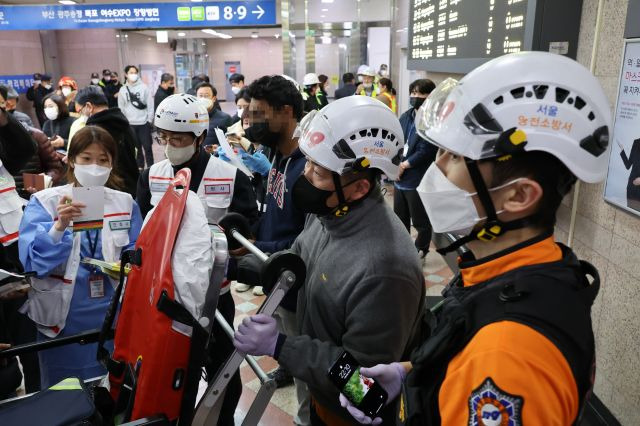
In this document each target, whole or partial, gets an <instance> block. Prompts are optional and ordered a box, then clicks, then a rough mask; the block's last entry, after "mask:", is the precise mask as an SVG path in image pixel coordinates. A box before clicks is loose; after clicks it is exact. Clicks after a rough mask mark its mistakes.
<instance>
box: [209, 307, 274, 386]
mask: <svg viewBox="0 0 640 426" xmlns="http://www.w3.org/2000/svg"><path fill="white" fill-rule="evenodd" d="M216 321H218V324H220V326H221V327H222V329H223V330H224V332H225V333H226V334H227V336H229V338H230V339H231V340H233V328H232V327H231V325H230V324H229V323H228V322H227V320H225V319H224V317H223V316H222V314H221V313H220V311H216ZM244 360H245V361H247V364H249V366H250V367H251V369H252V370H253V372H254V373H256V376H258V378H259V379H260V382H261V383H264V382H266V381H267V380H269V377H268V376H267V374H266V373H265V372H264V370H263V369H262V368H261V367H260V365H258V363H257V362H256V360H255V359H254V358H253V357H252V356H251V355H246V356H245V357H244Z"/></svg>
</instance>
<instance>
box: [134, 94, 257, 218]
mask: <svg viewBox="0 0 640 426" xmlns="http://www.w3.org/2000/svg"><path fill="white" fill-rule="evenodd" d="M177 120H181V122H178V121H177ZM154 124H155V127H156V141H157V142H158V143H160V144H161V145H164V146H165V155H166V156H167V158H166V159H165V160H162V161H159V162H157V163H155V164H154V165H152V166H151V167H150V168H148V169H146V170H144V171H143V172H142V174H141V175H140V179H139V180H138V189H137V192H136V194H137V201H138V204H139V205H140V211H141V212H142V215H143V216H146V214H147V213H148V212H149V210H151V207H153V206H155V205H156V204H157V203H158V201H160V198H162V196H163V195H164V193H165V191H166V190H167V187H168V182H169V180H170V179H172V178H173V177H174V175H175V172H177V171H178V170H180V169H182V168H185V167H188V168H190V169H191V173H192V174H191V185H190V189H191V190H192V191H193V192H195V193H196V194H198V196H199V197H200V200H201V201H202V205H203V206H204V208H205V210H206V213H207V219H208V220H209V223H217V222H218V220H219V219H220V218H221V217H222V216H224V215H225V214H226V213H227V212H236V213H240V214H242V215H243V216H245V217H246V218H247V219H248V220H249V222H251V223H253V222H255V220H256V219H257V216H258V209H257V205H256V200H255V195H254V194H253V189H252V187H251V182H250V180H249V178H248V177H247V176H246V175H245V174H244V173H242V172H241V171H240V170H238V169H237V168H236V167H234V166H232V165H230V164H228V163H226V162H224V161H222V160H220V159H218V158H216V157H215V156H212V155H210V154H207V153H206V152H204V151H203V150H201V149H200V145H201V144H202V142H203V141H204V140H205V138H206V136H207V131H208V129H209V116H208V113H207V109H206V106H205V103H204V102H203V101H201V100H200V99H198V98H196V97H195V96H191V95H187V94H179V95H171V96H169V97H167V98H166V99H165V100H164V101H162V103H161V104H160V105H158V111H157V113H156V117H155V121H154Z"/></svg>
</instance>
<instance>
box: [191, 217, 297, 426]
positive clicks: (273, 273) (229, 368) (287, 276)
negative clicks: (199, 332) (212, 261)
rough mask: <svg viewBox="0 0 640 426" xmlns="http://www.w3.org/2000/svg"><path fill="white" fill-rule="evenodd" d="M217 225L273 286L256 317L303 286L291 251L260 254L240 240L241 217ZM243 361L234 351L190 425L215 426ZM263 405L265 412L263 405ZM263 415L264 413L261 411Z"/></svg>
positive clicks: (270, 311)
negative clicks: (256, 262) (249, 255)
mask: <svg viewBox="0 0 640 426" xmlns="http://www.w3.org/2000/svg"><path fill="white" fill-rule="evenodd" d="M220 225H221V226H222V227H223V228H224V229H225V234H226V235H227V241H228V244H229V248H231V249H233V248H234V247H245V248H246V249H247V250H248V251H250V252H251V253H253V254H254V255H256V256H257V257H258V258H259V259H260V260H261V261H262V262H263V264H262V268H261V274H260V275H261V281H262V283H263V285H264V286H266V287H267V288H268V287H269V286H270V285H271V284H273V283H275V285H274V286H273V288H272V289H271V292H270V293H269V296H268V297H267V299H266V300H265V301H264V303H263V304H262V306H260V309H259V310H258V313H262V314H266V315H273V313H274V312H275V310H276V309H277V308H278V306H279V305H280V302H281V301H282V299H283V297H284V296H285V294H286V293H287V292H288V291H289V290H290V289H291V288H294V287H295V286H297V285H300V284H301V283H302V282H304V279H305V274H306V268H305V265H304V262H303V261H302V259H301V258H300V257H299V256H298V255H296V254H295V253H293V252H291V251H286V250H285V251H281V252H278V253H274V254H272V255H271V256H268V255H267V254H265V253H263V252H262V251H261V250H260V249H258V248H257V247H256V246H255V245H253V243H251V241H249V240H247V239H246V238H245V237H244V236H243V233H245V234H248V224H246V220H245V219H244V218H243V217H242V216H241V215H238V214H234V213H231V214H228V215H226V216H225V217H224V218H223V219H222V220H220ZM242 231H243V232H242ZM244 358H245V355H244V354H243V353H241V352H238V351H237V350H236V351H234V352H233V353H232V354H231V355H230V356H229V358H228V359H227V361H226V362H225V363H224V365H223V367H222V368H221V369H220V371H219V372H218V374H217V375H216V378H215V379H214V381H213V382H212V383H211V384H210V385H209V387H208V388H207V390H206V392H205V394H204V396H203V397H202V399H201V400H200V402H199V403H198V405H197V406H196V411H195V414H194V416H193V421H192V425H194V426H205V425H215V424H217V421H218V417H219V416H220V409H221V406H222V401H223V398H222V396H223V395H224V390H225V389H226V387H227V385H228V384H229V381H230V380H231V378H232V376H233V375H234V374H235V372H236V371H237V370H238V369H239V368H240V365H241V364H242V361H243V360H244ZM267 403H268V400H267ZM263 405H264V407H265V408H266V403H264V404H263ZM255 411H257V408H256V410H255ZM262 411H264V409H263V410H262ZM247 417H249V416H247ZM248 420H249V419H248ZM257 420H259V417H258V418H257V419H256V423H255V424H257Z"/></svg>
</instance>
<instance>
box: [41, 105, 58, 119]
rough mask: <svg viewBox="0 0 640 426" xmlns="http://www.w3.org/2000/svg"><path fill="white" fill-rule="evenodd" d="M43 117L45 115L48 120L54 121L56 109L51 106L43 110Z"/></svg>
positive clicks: (56, 115) (56, 116) (56, 114)
mask: <svg viewBox="0 0 640 426" xmlns="http://www.w3.org/2000/svg"><path fill="white" fill-rule="evenodd" d="M44 115H46V116H47V118H48V119H49V120H55V119H56V118H58V107H55V106H53V107H47V108H45V109H44Z"/></svg>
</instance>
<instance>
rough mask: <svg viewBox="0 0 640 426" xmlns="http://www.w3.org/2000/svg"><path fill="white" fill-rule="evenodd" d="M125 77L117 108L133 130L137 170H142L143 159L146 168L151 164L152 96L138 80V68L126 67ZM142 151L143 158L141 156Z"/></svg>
mask: <svg viewBox="0 0 640 426" xmlns="http://www.w3.org/2000/svg"><path fill="white" fill-rule="evenodd" d="M124 72H125V74H126V76H127V81H126V83H125V84H124V85H123V86H122V87H121V88H120V92H118V108H120V110H121V111H122V113H123V114H124V116H125V117H127V120H129V124H130V125H131V127H132V128H133V131H134V132H135V134H136V139H137V141H138V146H136V148H137V149H138V156H137V158H136V161H137V162H138V168H139V169H140V170H142V169H144V163H145V158H146V162H147V167H151V165H152V164H153V149H152V144H153V141H152V140H151V123H153V95H152V94H151V90H149V87H147V85H146V84H144V83H143V82H142V81H141V80H140V73H139V70H138V67H136V66H135V65H127V66H126V67H125V68H124ZM143 151H144V156H143Z"/></svg>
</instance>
